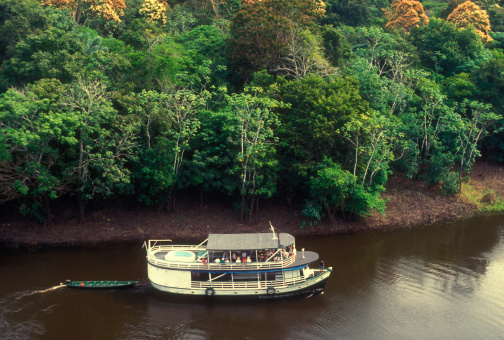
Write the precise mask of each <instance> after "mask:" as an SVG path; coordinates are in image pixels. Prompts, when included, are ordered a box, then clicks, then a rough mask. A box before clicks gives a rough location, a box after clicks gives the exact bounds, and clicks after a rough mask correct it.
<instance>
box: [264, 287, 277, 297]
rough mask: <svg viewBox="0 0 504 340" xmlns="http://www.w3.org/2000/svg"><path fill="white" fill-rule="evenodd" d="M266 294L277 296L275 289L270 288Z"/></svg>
mask: <svg viewBox="0 0 504 340" xmlns="http://www.w3.org/2000/svg"><path fill="white" fill-rule="evenodd" d="M266 292H267V293H268V295H273V294H275V292H276V290H275V288H273V287H268V289H266Z"/></svg>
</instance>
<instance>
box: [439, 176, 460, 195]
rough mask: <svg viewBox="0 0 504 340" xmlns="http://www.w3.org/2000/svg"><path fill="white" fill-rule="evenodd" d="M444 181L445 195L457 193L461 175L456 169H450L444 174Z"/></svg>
mask: <svg viewBox="0 0 504 340" xmlns="http://www.w3.org/2000/svg"><path fill="white" fill-rule="evenodd" d="M442 183H443V193H444V194H445V195H450V196H453V195H456V194H458V192H459V190H460V175H459V174H458V173H456V172H454V171H450V172H449V173H447V174H446V175H444V176H443V179H442Z"/></svg>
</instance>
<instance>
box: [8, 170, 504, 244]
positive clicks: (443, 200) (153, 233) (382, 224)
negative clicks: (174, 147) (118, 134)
mask: <svg viewBox="0 0 504 340" xmlns="http://www.w3.org/2000/svg"><path fill="white" fill-rule="evenodd" d="M469 183H470V184H471V185H472V186H473V187H475V188H478V189H479V190H485V189H487V188H492V189H494V190H495V192H496V193H497V194H498V195H500V196H501V197H503V196H504V166H500V165H490V164H486V163H478V164H476V165H475V166H474V168H473V171H472V173H471V180H470V182H469ZM382 197H383V198H385V199H386V200H388V202H387V210H386V213H385V215H379V214H375V215H374V216H371V217H367V218H355V219H343V218H335V219H333V220H331V219H328V218H325V219H324V220H323V221H321V222H319V223H318V224H316V225H315V226H312V227H304V228H300V225H301V223H302V221H303V216H301V213H300V212H301V209H300V207H289V206H287V205H285V204H282V203H273V204H267V205H264V206H262V207H261V208H260V213H259V216H257V217H256V218H253V219H252V221H250V222H249V220H246V221H242V220H241V219H240V216H239V212H237V211H234V210H233V209H232V208H231V207H230V206H229V204H224V203H219V202H212V203H206V204H205V205H204V206H203V208H201V207H200V205H199V202H179V203H178V205H177V209H176V211H175V213H173V214H169V215H166V214H164V213H159V212H158V211H157V208H156V209H148V208H143V209H138V210H135V211H126V210H122V209H108V210H100V211H95V212H93V213H91V214H89V215H88V217H87V219H86V221H85V222H84V223H83V224H81V225H77V221H76V220H75V219H67V220H60V221H58V222H57V223H55V224H53V225H52V226H41V225H39V224H36V223H27V222H19V221H13V222H3V223H1V224H0V248H2V249H4V250H6V249H10V250H13V249H25V250H26V249H28V250H36V249H40V248H44V247H56V246H75V245H80V246H86V245H91V246H93V245H96V244H100V243H106V242H139V243H141V242H143V241H144V240H147V239H163V238H169V239H173V240H187V241H202V240H204V239H205V238H206V236H207V235H208V233H238V232H240V233H241V232H244V233H246V232H266V231H268V227H269V222H270V221H271V223H272V224H273V225H274V226H275V228H276V230H277V231H280V232H287V233H291V234H293V235H295V236H308V235H330V234H338V233H350V232H360V231H366V230H392V229H402V228H412V227H416V226H420V225H426V224H432V223H437V222H442V221H455V220H460V219H464V218H467V217H470V216H474V215H475V214H477V213H478V209H477V205H476V204H474V203H472V202H469V201H468V200H467V199H464V198H463V197H461V196H455V197H447V196H443V195H440V194H439V189H438V188H436V187H427V186H425V185H423V184H422V183H420V182H417V181H413V180H410V179H408V178H406V177H404V176H401V175H397V176H394V177H392V178H391V179H390V180H389V182H388V184H387V191H386V193H384V194H383V195H382Z"/></svg>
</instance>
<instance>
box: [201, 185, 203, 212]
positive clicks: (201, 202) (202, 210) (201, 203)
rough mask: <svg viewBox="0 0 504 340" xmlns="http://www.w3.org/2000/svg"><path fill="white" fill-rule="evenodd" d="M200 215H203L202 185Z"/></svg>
mask: <svg viewBox="0 0 504 340" xmlns="http://www.w3.org/2000/svg"><path fill="white" fill-rule="evenodd" d="M200 215H203V186H201V189H200Z"/></svg>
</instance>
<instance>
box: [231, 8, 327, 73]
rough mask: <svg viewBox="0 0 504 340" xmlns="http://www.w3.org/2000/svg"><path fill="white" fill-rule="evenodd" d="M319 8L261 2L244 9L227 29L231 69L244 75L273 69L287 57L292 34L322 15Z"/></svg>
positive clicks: (321, 9) (323, 10) (322, 10)
mask: <svg viewBox="0 0 504 340" xmlns="http://www.w3.org/2000/svg"><path fill="white" fill-rule="evenodd" d="M322 4H323V3H321V2H318V1H315V0H264V1H258V2H255V3H252V4H246V5H243V6H242V8H241V9H240V11H238V13H236V15H235V17H234V18H233V22H232V23H231V27H230V30H231V32H230V39H229V44H228V53H229V57H230V59H231V61H232V62H233V65H234V67H235V68H236V69H238V70H240V69H241V70H242V71H243V72H245V73H246V74H247V75H248V73H249V72H250V71H251V70H252V71H253V70H258V69H261V68H267V69H270V70H271V69H274V68H275V67H276V66H277V65H279V64H280V62H281V60H282V57H283V56H285V55H286V54H287V49H288V46H289V43H290V42H291V41H292V38H293V36H292V32H296V30H297V28H307V27H309V26H311V25H312V24H313V23H314V22H315V20H316V19H317V18H319V17H320V16H321V15H322V14H323V13H324V12H325V7H324V6H322ZM243 51H247V53H243Z"/></svg>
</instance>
